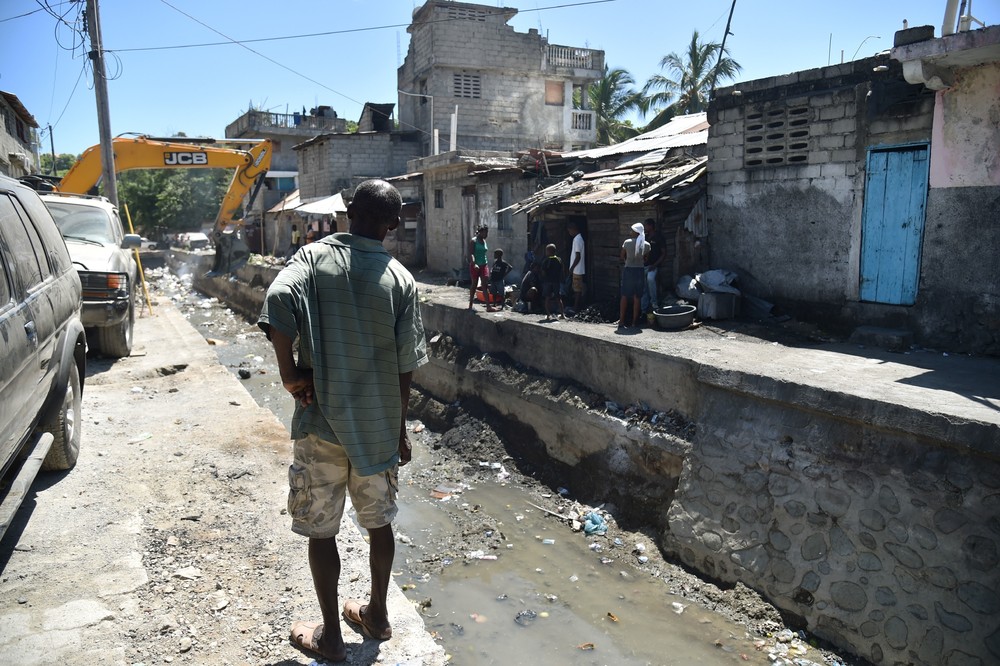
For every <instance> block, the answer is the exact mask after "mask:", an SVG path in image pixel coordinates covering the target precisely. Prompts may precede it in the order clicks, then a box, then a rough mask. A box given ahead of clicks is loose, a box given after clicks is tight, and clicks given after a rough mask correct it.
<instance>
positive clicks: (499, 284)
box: [486, 250, 514, 312]
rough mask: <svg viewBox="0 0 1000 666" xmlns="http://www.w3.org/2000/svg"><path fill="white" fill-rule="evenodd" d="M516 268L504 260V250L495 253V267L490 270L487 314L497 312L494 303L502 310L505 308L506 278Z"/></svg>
mask: <svg viewBox="0 0 1000 666" xmlns="http://www.w3.org/2000/svg"><path fill="white" fill-rule="evenodd" d="M513 268H514V267H513V266H511V265H510V264H508V263H507V262H506V261H504V260H503V250H497V251H496V252H494V253H493V267H492V268H490V293H491V294H492V297H491V298H490V304H489V305H488V306H487V307H486V311H487V312H496V310H497V309H496V307H494V305H493V304H494V303H497V302H499V303H500V309H501V310H503V306H504V304H505V303H504V278H505V277H507V274H508V273H510V271H511V269H513Z"/></svg>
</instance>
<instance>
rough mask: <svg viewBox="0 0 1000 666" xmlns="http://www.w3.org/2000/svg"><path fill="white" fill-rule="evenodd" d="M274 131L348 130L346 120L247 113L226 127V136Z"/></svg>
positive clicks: (266, 112)
mask: <svg viewBox="0 0 1000 666" xmlns="http://www.w3.org/2000/svg"><path fill="white" fill-rule="evenodd" d="M274 129H290V130H300V131H301V130H309V131H313V132H317V133H321V132H344V131H346V129H347V121H346V119H344V118H331V117H327V116H311V115H306V116H304V115H302V114H300V113H271V112H270V111H247V112H246V113H244V114H243V115H242V116H240V117H239V118H237V119H236V120H235V121H234V122H232V123H231V124H230V125H229V126H228V127H226V136H236V137H238V136H242V134H243V133H244V132H246V131H247V130H257V131H267V130H274Z"/></svg>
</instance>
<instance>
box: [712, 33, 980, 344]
mask: <svg viewBox="0 0 1000 666" xmlns="http://www.w3.org/2000/svg"><path fill="white" fill-rule="evenodd" d="M933 34H934V30H933V28H932V27H930V26H925V27H923V28H912V29H910V30H907V31H900V32H899V33H897V34H896V46H895V48H894V49H893V50H892V52H891V55H890V54H880V55H877V56H874V57H871V58H866V59H863V60H857V61H854V62H848V63H844V64H841V65H834V66H830V67H824V68H819V69H813V70H807V71H802V72H796V73H793V74H788V75H785V76H780V77H775V78H769V79H761V80H758V81H749V82H744V83H739V84H737V85H734V86H730V87H727V88H720V89H719V90H717V92H716V96H715V99H714V100H713V101H712V103H711V105H710V107H709V112H708V119H709V122H710V124H711V129H710V131H709V139H708V149H709V185H708V194H709V200H708V202H709V205H708V221H709V225H710V227H709V229H710V230H709V245H710V255H711V261H712V264H713V266H715V267H719V268H727V269H730V270H733V271H736V272H737V273H738V274H739V276H740V282H741V285H742V288H743V290H744V291H745V292H747V293H750V294H753V295H756V296H759V297H762V298H765V299H768V300H770V301H772V302H775V303H777V304H779V305H780V306H782V307H784V308H785V309H786V311H788V312H791V313H793V314H795V315H796V316H799V317H800V318H804V319H810V320H813V321H817V322H821V323H823V324H824V325H826V326H829V327H830V328H831V329H832V330H834V331H836V332H840V333H850V332H851V331H855V330H857V328H859V327H862V326H864V327H868V328H876V329H879V330H893V331H899V332H902V333H904V334H906V335H912V340H913V341H915V342H916V343H917V344H919V345H922V346H925V347H932V348H938V349H945V350H951V351H964V352H971V353H985V354H992V355H997V354H1000V263H998V262H1000V259H998V257H1000V232H998V227H997V225H996V224H995V221H996V220H997V219H998V216H1000V208H998V206H1000V163H998V161H997V159H996V155H997V146H998V140H1000V135H998V130H997V123H996V118H997V117H998V116H1000V99H998V97H997V93H996V91H997V89H998V86H1000V27H998V26H993V27H989V28H984V29H981V30H974V31H969V32H963V33H957V34H952V35H947V36H945V37H942V38H939V39H934V38H933ZM902 337H903V339H905V336H902Z"/></svg>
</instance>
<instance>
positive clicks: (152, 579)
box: [0, 302, 445, 666]
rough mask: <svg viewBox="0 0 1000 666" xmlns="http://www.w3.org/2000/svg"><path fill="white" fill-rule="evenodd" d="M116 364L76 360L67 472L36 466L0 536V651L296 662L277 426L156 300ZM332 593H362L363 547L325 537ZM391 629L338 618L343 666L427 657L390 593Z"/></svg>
mask: <svg viewBox="0 0 1000 666" xmlns="http://www.w3.org/2000/svg"><path fill="white" fill-rule="evenodd" d="M155 311H156V314H155V316H154V317H149V316H148V313H147V315H146V316H145V317H143V318H141V319H139V320H138V321H137V322H136V334H135V335H136V341H137V344H136V349H135V351H134V352H133V356H132V357H131V358H127V359H122V360H120V361H117V362H114V363H112V362H110V361H106V360H102V359H89V363H90V365H89V369H88V373H87V375H88V376H87V379H86V385H85V388H84V402H83V415H82V424H83V443H82V450H81V454H80V460H79V463H78V465H77V467H76V468H75V469H74V470H72V471H71V472H69V473H65V474H56V475H47V476H42V477H41V478H39V479H38V480H37V481H36V483H35V486H34V487H33V491H34V496H33V497H32V498H30V499H29V500H28V502H26V504H25V505H24V506H23V507H22V508H21V510H20V511H19V512H18V514H17V517H16V520H15V523H14V524H13V525H12V527H11V528H10V529H9V530H8V532H7V534H6V536H5V538H4V540H3V542H2V543H0V571H2V573H0V663H3V664H19V665H24V666H33V665H36V664H38V665H42V664H45V665H53V664H59V665H60V666H75V665H80V666H83V665H87V666H92V665H94V664H113V665H119V664H122V665H136V664H143V665H146V664H161V663H190V664H267V665H272V666H277V665H281V666H292V665H293V664H309V663H310V662H311V661H312V658H311V657H309V656H306V655H304V654H303V653H301V652H299V651H298V650H296V649H295V648H294V647H292V646H291V645H290V644H289V641H288V631H289V626H290V623H291V621H293V620H296V619H308V620H315V619H318V617H317V616H318V607H317V605H316V601H315V597H314V594H313V590H312V585H311V580H310V577H309V572H308V568H307V563H306V542H305V540H304V539H302V538H300V537H297V536H295V535H293V534H292V533H291V532H290V531H289V529H288V520H287V516H285V515H284V504H285V495H286V492H287V482H286V469H287V464H288V459H289V443H288V436H287V433H286V431H285V429H284V427H283V426H282V425H281V424H280V423H279V422H278V421H277V420H276V419H275V417H274V416H273V415H272V414H271V413H270V412H269V411H267V410H265V409H262V408H260V407H258V406H257V405H256V404H255V403H254V401H253V399H252V398H251V397H250V395H249V394H247V393H246V391H245V390H244V389H243V387H242V386H241V385H240V384H239V381H238V380H237V379H236V378H234V377H233V376H232V374H230V373H229V372H228V371H227V370H226V369H225V368H224V367H222V366H220V365H219V364H218V362H217V359H216V357H215V355H214V353H213V352H212V349H211V348H210V347H209V346H208V345H206V344H205V341H204V339H203V338H201V337H200V336H199V335H198V334H197V333H196V332H195V330H194V329H193V328H191V326H190V325H189V324H188V323H187V322H186V321H185V319H184V318H183V316H181V314H180V313H179V312H178V311H177V310H176V309H175V308H174V307H173V306H172V305H171V304H169V303H168V302H163V303H161V304H160V305H159V306H157V307H156V308H155ZM341 551H342V556H343V575H342V578H341V590H340V593H341V597H342V598H344V597H347V596H352V597H360V598H364V596H365V595H366V594H367V588H368V578H367V553H368V549H367V546H366V545H365V544H364V542H363V538H362V536H361V534H360V533H359V532H358V530H357V529H356V528H355V527H354V525H353V523H350V521H346V520H345V526H344V531H343V533H342V536H341ZM389 602H390V616H391V617H392V620H393V629H394V637H393V639H392V640H390V641H388V642H386V643H377V642H375V641H371V640H364V641H363V640H362V637H361V636H360V634H358V633H357V632H355V631H354V630H353V629H351V628H350V627H349V626H348V625H346V624H343V623H342V626H343V630H344V637H345V640H346V641H347V642H348V649H349V655H350V663H355V664H372V663H375V662H376V661H378V662H379V663H385V664H396V663H420V664H428V665H431V664H442V663H444V660H445V657H444V650H443V649H442V648H441V647H440V646H438V645H436V644H435V643H434V641H433V640H432V639H431V637H430V636H429V635H428V634H427V632H426V630H425V628H424V625H423V622H422V621H421V619H420V617H419V615H418V614H417V612H416V610H415V609H414V608H413V606H412V604H411V603H410V602H409V601H407V600H406V598H405V597H404V596H403V594H402V593H401V592H400V591H399V589H398V588H397V587H395V586H393V587H392V588H391V589H390V597H389Z"/></svg>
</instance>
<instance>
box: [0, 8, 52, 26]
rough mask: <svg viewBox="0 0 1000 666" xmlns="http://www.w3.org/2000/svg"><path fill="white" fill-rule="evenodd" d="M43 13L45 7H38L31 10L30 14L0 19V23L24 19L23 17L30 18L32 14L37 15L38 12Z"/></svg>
mask: <svg viewBox="0 0 1000 666" xmlns="http://www.w3.org/2000/svg"><path fill="white" fill-rule="evenodd" d="M44 11H45V7H39V8H38V9H32V10H31V11H30V12H25V13H23V14H18V15H17V16H10V17H8V18H5V19H0V23H6V22H7V21H13V20H14V19H19V18H24V17H25V16H31V15H32V14H37V13H38V12H44Z"/></svg>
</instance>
